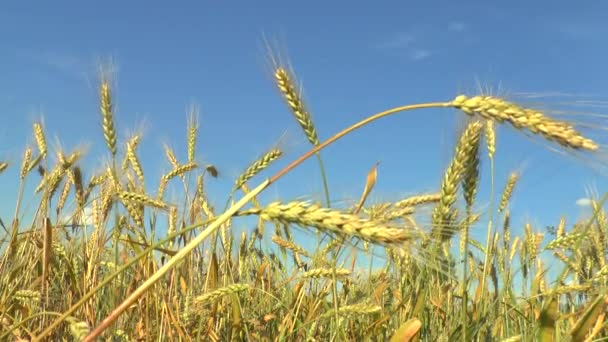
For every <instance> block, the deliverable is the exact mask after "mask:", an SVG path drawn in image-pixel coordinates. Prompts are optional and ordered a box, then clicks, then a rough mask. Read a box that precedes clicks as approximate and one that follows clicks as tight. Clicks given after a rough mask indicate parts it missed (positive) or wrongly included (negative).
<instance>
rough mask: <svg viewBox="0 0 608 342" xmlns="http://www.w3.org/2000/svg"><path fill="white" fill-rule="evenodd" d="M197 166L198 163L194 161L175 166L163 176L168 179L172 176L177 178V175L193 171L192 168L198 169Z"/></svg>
mask: <svg viewBox="0 0 608 342" xmlns="http://www.w3.org/2000/svg"><path fill="white" fill-rule="evenodd" d="M197 167H198V164H197V163H194V162H192V163H187V164H183V165H180V166H178V167H176V168H174V169H173V170H171V171H169V172H167V173H166V174H165V175H164V176H163V178H165V179H166V180H167V181H168V180H170V179H172V178H175V177H177V176H181V175H183V174H184V173H186V172H188V171H192V170H194V169H196V168H197Z"/></svg>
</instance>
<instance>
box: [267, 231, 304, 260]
mask: <svg viewBox="0 0 608 342" xmlns="http://www.w3.org/2000/svg"><path fill="white" fill-rule="evenodd" d="M272 242H274V243H276V244H277V245H278V246H279V247H282V248H285V249H289V250H290V251H292V252H293V253H295V254H301V255H303V256H306V257H308V256H309V255H308V252H306V250H305V249H304V248H302V247H300V246H298V245H296V244H295V243H293V242H291V241H286V240H283V239H281V237H279V236H277V235H274V236H273V237H272Z"/></svg>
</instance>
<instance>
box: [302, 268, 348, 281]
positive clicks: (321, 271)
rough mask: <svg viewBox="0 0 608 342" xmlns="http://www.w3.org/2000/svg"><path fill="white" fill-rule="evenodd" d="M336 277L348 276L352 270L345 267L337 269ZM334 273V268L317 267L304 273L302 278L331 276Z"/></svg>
mask: <svg viewBox="0 0 608 342" xmlns="http://www.w3.org/2000/svg"><path fill="white" fill-rule="evenodd" d="M335 274H336V277H348V276H350V271H349V270H347V269H345V268H337V269H335ZM333 275H334V270H333V269H331V268H315V269H312V270H310V271H307V272H304V273H302V275H301V277H302V278H315V279H316V278H331V277H333Z"/></svg>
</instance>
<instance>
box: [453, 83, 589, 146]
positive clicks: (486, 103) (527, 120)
mask: <svg viewBox="0 0 608 342" xmlns="http://www.w3.org/2000/svg"><path fill="white" fill-rule="evenodd" d="M452 106H454V107H455V108H457V109H460V110H462V111H463V112H465V113H467V114H469V115H473V114H477V115H480V116H482V117H484V118H486V119H490V120H494V121H497V122H500V123H503V122H505V121H506V122H508V123H510V124H511V125H512V126H513V127H515V128H517V129H526V130H528V131H530V132H532V133H533V134H539V135H541V136H542V137H544V138H545V139H547V140H549V141H553V142H556V143H558V144H559V145H561V146H563V147H566V148H572V149H575V150H588V151H596V150H597V149H599V145H598V144H597V143H595V142H594V141H593V140H591V139H588V138H586V137H584V136H582V135H581V134H580V133H579V132H578V131H576V130H575V129H574V127H573V126H572V125H571V124H570V123H568V122H565V121H558V120H555V119H552V118H550V117H548V116H546V115H544V114H543V113H542V112H540V111H537V110H534V109H530V108H523V107H520V106H519V105H517V104H515V103H511V102H507V101H505V100H503V99H501V98H497V97H493V96H475V97H471V98H469V97H467V96H465V95H459V96H457V97H456V98H455V99H454V100H453V101H452Z"/></svg>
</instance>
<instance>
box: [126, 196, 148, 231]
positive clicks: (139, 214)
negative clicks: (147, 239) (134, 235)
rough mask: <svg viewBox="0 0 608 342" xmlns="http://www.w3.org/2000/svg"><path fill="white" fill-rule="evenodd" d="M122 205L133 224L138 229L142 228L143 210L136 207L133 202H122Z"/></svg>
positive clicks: (138, 206)
mask: <svg viewBox="0 0 608 342" xmlns="http://www.w3.org/2000/svg"><path fill="white" fill-rule="evenodd" d="M122 203H123V205H124V206H125V208H126V209H127V211H128V212H129V216H131V218H132V219H133V221H135V224H136V225H137V226H138V227H143V226H144V217H143V208H142V207H141V206H140V205H138V204H136V203H134V202H130V201H123V202H122Z"/></svg>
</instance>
